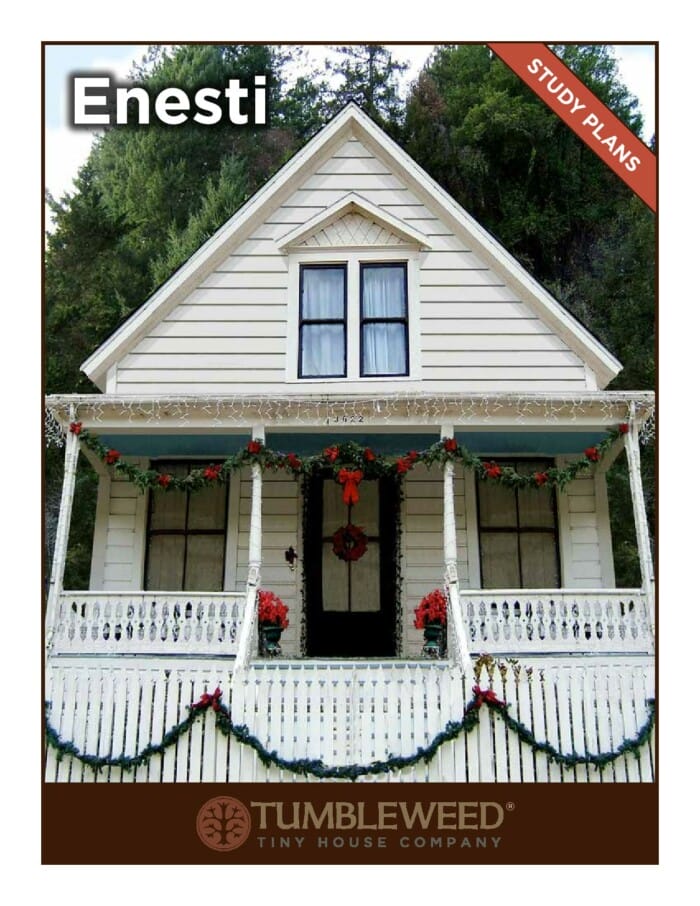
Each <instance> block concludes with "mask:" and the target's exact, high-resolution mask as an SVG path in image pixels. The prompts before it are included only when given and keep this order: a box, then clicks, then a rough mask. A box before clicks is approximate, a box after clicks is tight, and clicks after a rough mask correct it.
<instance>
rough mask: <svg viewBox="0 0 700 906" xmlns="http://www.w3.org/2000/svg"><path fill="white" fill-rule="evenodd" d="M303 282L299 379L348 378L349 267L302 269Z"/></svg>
mask: <svg viewBox="0 0 700 906" xmlns="http://www.w3.org/2000/svg"><path fill="white" fill-rule="evenodd" d="M299 282H300V305H299V377H316V378H317V377H345V376H346V374H347V363H346V322H347V305H346V299H347V270H346V267H345V265H340V264H332V265H325V264H313V265H311V264H307V265H302V267H301V268H300V279H299Z"/></svg>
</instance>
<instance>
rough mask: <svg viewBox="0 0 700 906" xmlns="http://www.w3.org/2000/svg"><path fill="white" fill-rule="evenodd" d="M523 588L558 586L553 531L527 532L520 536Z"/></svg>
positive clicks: (555, 546)
mask: <svg viewBox="0 0 700 906" xmlns="http://www.w3.org/2000/svg"><path fill="white" fill-rule="evenodd" d="M520 565H521V569H522V573H523V588H558V587H559V569H558V564H557V545H556V540H555V538H554V535H553V534H552V533H551V532H526V533H523V534H522V535H521V536H520Z"/></svg>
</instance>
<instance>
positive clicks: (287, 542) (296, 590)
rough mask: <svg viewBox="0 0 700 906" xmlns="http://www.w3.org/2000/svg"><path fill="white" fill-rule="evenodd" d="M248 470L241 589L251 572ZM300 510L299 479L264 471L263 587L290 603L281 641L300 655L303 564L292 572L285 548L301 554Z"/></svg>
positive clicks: (286, 650)
mask: <svg viewBox="0 0 700 906" xmlns="http://www.w3.org/2000/svg"><path fill="white" fill-rule="evenodd" d="M246 473H247V470H246V471H244V472H243V473H241V501H240V507H239V508H238V564H237V567H236V590H239V591H242V590H243V589H244V588H245V583H246V579H247V576H248V544H249V541H250V505H251V487H252V483H251V479H250V474H249V473H247V474H246ZM300 513H301V506H300V488H299V483H298V482H297V481H295V480H294V479H293V478H291V477H290V476H289V475H286V474H282V473H277V472H275V473H265V474H263V493H262V518H263V541H262V570H261V587H262V588H264V589H266V590H268V591H273V592H274V593H275V594H276V595H279V597H280V598H281V599H282V600H283V601H284V603H285V604H286V605H287V606H288V607H289V617H288V618H289V627H288V628H287V629H285V631H284V632H283V633H282V642H281V644H282V652H283V654H284V655H285V656H293V655H298V654H299V645H300V629H301V594H300V583H301V567H298V568H297V569H296V570H295V571H294V572H292V570H290V568H289V566H287V563H286V561H285V559H284V552H285V551H286V550H287V549H288V548H289V547H293V548H294V549H295V550H296V551H297V553H298V554H299V555H301V550H302V542H301V530H300V525H299V519H300ZM297 562H298V561H297Z"/></svg>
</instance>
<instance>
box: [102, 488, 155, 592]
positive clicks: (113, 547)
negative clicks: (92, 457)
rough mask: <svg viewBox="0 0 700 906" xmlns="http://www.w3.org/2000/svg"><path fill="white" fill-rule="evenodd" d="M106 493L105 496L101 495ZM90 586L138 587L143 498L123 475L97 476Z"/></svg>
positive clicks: (140, 579) (142, 536)
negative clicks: (97, 497)
mask: <svg viewBox="0 0 700 906" xmlns="http://www.w3.org/2000/svg"><path fill="white" fill-rule="evenodd" d="M107 495H108V499H106V500H105V498H106V497H107ZM100 498H102V499H98V508H97V514H96V525H95V539H94V547H93V558H92V574H91V577H90V588H92V589H94V590H105V591H131V590H134V589H138V588H142V583H143V541H144V528H145V526H144V520H145V514H146V498H145V495H144V494H141V493H140V492H139V490H138V488H137V487H136V486H135V485H134V484H132V483H131V482H130V481H128V480H127V479H126V478H124V477H120V476H118V475H114V476H112V478H111V479H110V478H108V477H102V478H101V479H100Z"/></svg>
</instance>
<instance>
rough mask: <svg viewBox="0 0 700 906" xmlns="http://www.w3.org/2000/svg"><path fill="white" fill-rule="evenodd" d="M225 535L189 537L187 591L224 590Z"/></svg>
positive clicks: (186, 573) (186, 575)
mask: <svg viewBox="0 0 700 906" xmlns="http://www.w3.org/2000/svg"><path fill="white" fill-rule="evenodd" d="M223 580H224V536H223V535H190V536H189V537H188V539H187V564H186V567H185V591H222V590H223Z"/></svg>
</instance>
